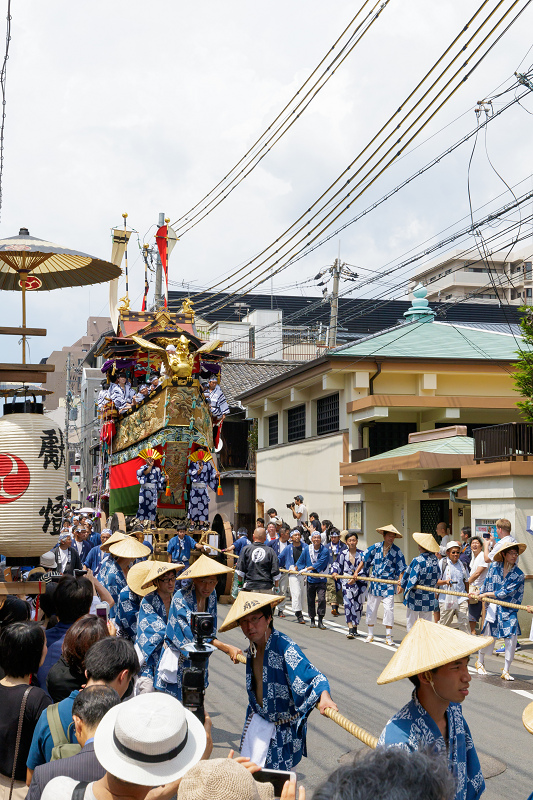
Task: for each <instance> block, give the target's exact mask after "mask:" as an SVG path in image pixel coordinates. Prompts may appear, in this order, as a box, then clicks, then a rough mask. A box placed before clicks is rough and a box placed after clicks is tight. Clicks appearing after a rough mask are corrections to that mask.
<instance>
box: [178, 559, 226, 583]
mask: <svg viewBox="0 0 533 800" xmlns="http://www.w3.org/2000/svg"><path fill="white" fill-rule="evenodd" d="M227 572H233V570H232V569H231V568H230V567H225V566H224V564H221V563H220V562H219V561H215V559H214V558H209V556H204V554H203V553H202V555H201V556H200V558H197V559H196V561H195V562H194V564H191V566H190V567H187V569H186V570H185V572H182V573H181V575H180V581H186V580H190V579H191V578H209V577H211V575H225V574H226V573H227Z"/></svg>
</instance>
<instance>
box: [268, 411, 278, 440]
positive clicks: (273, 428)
mask: <svg viewBox="0 0 533 800" xmlns="http://www.w3.org/2000/svg"><path fill="white" fill-rule="evenodd" d="M277 443H278V415H277V414H273V415H272V416H271V417H269V418H268V446H269V447H272V446H273V445H275V444H277Z"/></svg>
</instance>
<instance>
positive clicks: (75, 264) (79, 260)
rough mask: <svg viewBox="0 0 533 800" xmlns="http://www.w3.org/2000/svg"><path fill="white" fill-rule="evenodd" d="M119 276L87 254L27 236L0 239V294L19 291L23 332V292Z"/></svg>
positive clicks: (25, 231) (25, 232)
mask: <svg viewBox="0 0 533 800" xmlns="http://www.w3.org/2000/svg"><path fill="white" fill-rule="evenodd" d="M121 274H122V270H121V269H120V267H117V266H115V264H111V263H110V262H109V261H102V260H101V259H99V258H94V257H93V256H90V255H88V254H87V253H80V252H79V251H78V250H70V249H68V248H66V247H60V246H59V245H57V244H53V243H52V242H46V241H44V240H43V239H37V238H36V237H35V236H30V234H29V231H28V229H27V228H21V229H20V231H19V235H18V236H11V237H10V238H9V239H0V290H4V291H6V290H7V291H13V290H14V291H19V290H21V291H22V328H23V329H24V328H25V327H26V291H28V290H31V291H50V290H51V289H62V288H65V287H67V286H89V285H91V284H93V283H105V282H106V281H110V280H113V278H118V277H119V275H121ZM22 363H23V364H25V363H26V336H25V335H24V334H23V336H22Z"/></svg>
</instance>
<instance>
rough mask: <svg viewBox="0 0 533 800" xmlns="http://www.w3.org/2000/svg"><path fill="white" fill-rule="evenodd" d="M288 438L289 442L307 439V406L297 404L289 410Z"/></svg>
mask: <svg viewBox="0 0 533 800" xmlns="http://www.w3.org/2000/svg"><path fill="white" fill-rule="evenodd" d="M287 439H288V441H289V442H295V441H296V440H297V439H305V406H296V408H289V410H288V411H287Z"/></svg>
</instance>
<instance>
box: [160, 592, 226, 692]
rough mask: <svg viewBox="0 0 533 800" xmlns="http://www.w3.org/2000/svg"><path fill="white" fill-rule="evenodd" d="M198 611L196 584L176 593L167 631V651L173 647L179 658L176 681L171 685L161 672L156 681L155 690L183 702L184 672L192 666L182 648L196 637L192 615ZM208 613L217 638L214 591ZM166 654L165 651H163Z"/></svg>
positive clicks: (206, 682) (209, 602) (210, 598)
mask: <svg viewBox="0 0 533 800" xmlns="http://www.w3.org/2000/svg"><path fill="white" fill-rule="evenodd" d="M193 611H198V603H197V601H196V590H195V588H194V584H193V585H192V586H190V587H189V588H188V589H181V591H178V592H176V594H175V595H174V597H173V598H172V604H171V606H170V613H169V615H168V623H167V627H166V631H165V642H164V644H165V649H166V648H167V647H171V648H172V650H173V651H174V653H175V655H176V657H177V660H178V661H177V670H176V681H175V683H171V682H170V681H167V680H166V679H165V677H164V676H163V675H162V674H161V670H160V669H159V668H158V669H157V670H156V676H155V681H154V688H155V689H157V690H158V691H160V692H166V693H167V694H171V695H173V696H174V697H177V699H178V700H180V701H181V686H182V681H183V670H184V669H185V668H186V667H190V666H191V661H190V659H188V658H186V657H185V656H184V654H183V653H182V652H181V650H180V647H181V646H182V645H183V644H190V642H192V641H193V639H194V636H193V633H192V631H191V613H192V612H193ZM206 612H207V613H208V614H212V615H213V616H214V618H215V632H214V633H213V636H215V637H216V629H217V593H216V591H212V592H211V594H210V595H209V597H208V598H207V604H206ZM163 652H164V651H163ZM208 683H209V681H208V670H207V666H206V668H205V685H206V687H207V685H208Z"/></svg>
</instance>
